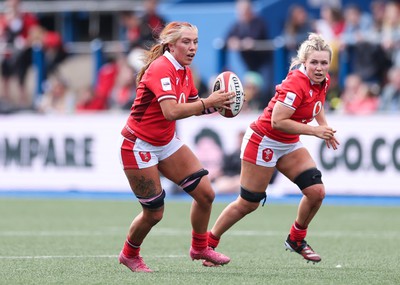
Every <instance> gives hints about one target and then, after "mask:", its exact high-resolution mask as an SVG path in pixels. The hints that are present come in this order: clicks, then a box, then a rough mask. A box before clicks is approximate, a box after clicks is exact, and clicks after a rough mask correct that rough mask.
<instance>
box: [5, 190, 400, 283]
mask: <svg viewBox="0 0 400 285" xmlns="http://www.w3.org/2000/svg"><path fill="white" fill-rule="evenodd" d="M225 205H226V203H214V206H213V214H212V218H211V224H212V223H213V222H214V221H215V219H216V218H217V215H218V214H219V213H220V212H221V211H222V209H223V208H224V206H225ZM139 209H140V207H139V205H138V203H137V201H135V200H134V199H132V201H128V200H121V201H113V200H73V199H72V200H69V199H60V200H58V199H22V198H21V199H11V198H2V199H0V284H7V285H10V284H25V285H26V284H41V285H46V284H140V285H142V284H143V285H144V284H174V285H176V284H185V285H187V284H190V285H194V284H207V285H208V284H224V285H225V284H229V285H230V284H290V285H293V284H346V285H347V284H363V285H364V284H400V250H399V245H400V226H399V218H400V207H377V206H331V205H323V206H322V208H321V210H320V212H319V213H318V215H317V216H316V218H315V219H314V221H313V223H312V224H311V225H310V227H309V232H308V236H307V241H308V242H309V244H310V245H311V246H312V247H313V248H314V249H315V250H316V251H317V252H318V253H319V254H320V255H321V257H322V261H321V262H320V263H319V264H312V263H306V262H305V261H304V260H303V259H302V257H301V256H299V255H298V254H296V253H290V252H288V251H285V250H284V246H283V243H284V240H285V239H286V236H287V234H288V231H289V228H290V226H291V224H292V222H293V220H294V218H295V216H296V211H297V206H296V205H285V204H282V205H279V204H271V205H268V204H266V205H265V206H264V207H260V208H259V209H258V210H257V211H255V212H254V213H252V214H250V215H249V216H247V217H245V218H244V219H243V220H242V221H240V222H239V223H238V224H236V225H235V226H234V227H233V228H232V229H231V230H230V231H228V232H227V233H226V234H225V235H224V236H223V237H222V239H221V243H220V246H219V247H218V250H219V251H221V252H223V253H225V254H227V255H228V256H230V257H231V259H232V260H231V262H230V263H229V264H228V265H226V266H223V267H219V268H206V267H203V266H202V265H201V262H200V261H192V260H191V259H190V258H189V255H188V251H189V247H190V236H191V227H190V222H189V210H190V202H184V201H182V202H176V201H168V200H167V201H166V209H165V215H164V219H163V220H162V221H161V222H160V223H159V224H158V225H157V226H156V227H155V228H154V229H153V231H152V232H151V233H150V235H149V236H148V238H147V239H146V240H145V242H144V244H143V245H142V251H141V253H142V256H143V258H144V260H145V262H146V263H147V265H148V266H149V267H150V268H152V269H153V270H154V271H155V272H154V273H150V274H146V273H132V272H130V271H129V270H128V269H127V268H126V267H124V266H122V265H120V264H119V263H118V260H117V256H118V254H119V252H120V250H121V247H122V245H123V242H124V240H125V237H126V233H127V229H128V226H129V224H130V223H131V220H132V218H133V217H134V216H135V215H136V214H137V213H138V212H139ZM211 226H212V225H210V227H211Z"/></svg>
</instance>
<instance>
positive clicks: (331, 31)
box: [314, 5, 345, 111]
mask: <svg viewBox="0 0 400 285" xmlns="http://www.w3.org/2000/svg"><path fill="white" fill-rule="evenodd" d="M320 14H321V17H320V19H317V20H316V21H315V22H314V28H315V31H316V32H317V33H318V34H320V35H321V36H322V37H323V38H324V39H325V40H326V41H327V42H328V43H329V45H330V46H331V48H332V52H333V54H332V62H331V65H330V68H329V74H330V75H331V85H330V87H329V90H328V93H327V95H326V102H325V109H326V110H327V111H330V110H335V109H336V108H337V106H336V104H337V102H338V100H339V97H340V86H339V50H340V37H341V35H342V33H343V30H344V25H345V22H344V16H343V13H342V11H341V9H340V8H339V7H337V6H329V5H325V6H322V7H321V10H320Z"/></svg>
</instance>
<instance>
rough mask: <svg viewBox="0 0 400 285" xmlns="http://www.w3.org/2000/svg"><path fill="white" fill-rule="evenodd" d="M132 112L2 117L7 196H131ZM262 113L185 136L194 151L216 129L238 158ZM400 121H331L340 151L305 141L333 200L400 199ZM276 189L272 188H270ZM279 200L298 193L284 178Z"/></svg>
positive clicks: (202, 120)
mask: <svg viewBox="0 0 400 285" xmlns="http://www.w3.org/2000/svg"><path fill="white" fill-rule="evenodd" d="M126 117H127V114H119V113H118V114H115V113H104V114H85V115H74V116H65V117H64V116H44V115H29V114H26V115H25V114H18V115H8V116H2V117H0V191H29V190H32V191H71V190H77V191H96V192H99V191H100V192H101V191H107V192H109V191H115V192H129V191H130V190H129V188H128V184H127V181H126V178H125V176H124V174H123V171H122V169H121V166H120V162H119V155H118V151H119V143H120V130H121V129H122V127H123V125H124V123H125V121H126ZM256 118H257V115H256V114H244V113H243V114H239V115H238V116H237V117H235V118H231V119H227V118H223V117H222V116H220V115H219V114H213V115H210V116H202V117H191V118H187V119H185V120H181V121H178V124H177V127H178V135H179V136H180V137H181V139H182V140H183V141H184V142H185V143H186V144H188V145H189V146H190V147H191V148H192V149H193V150H194V151H195V150H196V148H195V142H194V138H195V137H196V135H197V134H198V133H199V132H200V131H201V130H202V129H203V128H209V129H212V130H214V131H215V132H216V133H217V134H218V135H219V137H220V139H221V142H222V145H223V148H224V151H225V152H226V153H229V152H232V151H233V150H234V149H235V147H236V146H237V144H238V134H239V132H240V131H244V130H245V129H246V128H247V126H248V125H249V123H250V122H252V121H253V120H254V119H256ZM399 121H400V116H383V115H376V116H360V117H358V116H342V115H330V116H328V122H329V124H330V125H331V126H332V127H334V128H336V129H337V138H338V139H339V141H340V143H341V144H340V146H339V149H338V150H336V151H334V150H332V149H328V148H326V146H325V145H324V143H323V141H322V140H320V139H318V138H316V137H309V136H303V137H302V142H303V143H304V145H305V146H306V147H307V148H308V149H309V151H310V153H311V155H312V156H313V157H314V159H315V161H316V163H317V165H318V168H319V169H320V170H321V171H322V173H323V181H324V184H325V185H326V190H327V194H328V195H329V194H331V195H379V196H382V195H384V196H400V126H399V123H398V122H399ZM271 190H272V189H271ZM274 191H277V192H279V193H280V194H293V193H299V192H298V191H299V190H298V189H297V187H296V186H295V185H294V184H293V183H291V182H290V181H288V180H287V179H286V178H285V177H283V176H282V175H278V176H277V179H276V181H275V183H274Z"/></svg>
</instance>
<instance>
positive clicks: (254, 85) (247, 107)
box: [241, 71, 263, 113]
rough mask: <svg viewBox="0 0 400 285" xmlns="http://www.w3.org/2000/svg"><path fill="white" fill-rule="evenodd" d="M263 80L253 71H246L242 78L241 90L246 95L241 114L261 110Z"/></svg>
mask: <svg viewBox="0 0 400 285" xmlns="http://www.w3.org/2000/svg"><path fill="white" fill-rule="evenodd" d="M262 86H263V78H262V76H261V74H259V73H258V72H255V71H247V72H246V73H245V74H244V76H243V90H244V94H246V102H245V104H243V108H242V111H241V112H242V113H246V112H254V111H260V110H262V106H263V102H261V100H260V99H261V93H262Z"/></svg>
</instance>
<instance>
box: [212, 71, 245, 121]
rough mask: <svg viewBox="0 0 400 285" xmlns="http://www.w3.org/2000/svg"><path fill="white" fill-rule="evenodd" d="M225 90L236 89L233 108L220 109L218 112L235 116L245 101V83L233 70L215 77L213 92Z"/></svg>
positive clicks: (229, 116)
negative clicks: (243, 83)
mask: <svg viewBox="0 0 400 285" xmlns="http://www.w3.org/2000/svg"><path fill="white" fill-rule="evenodd" d="M217 90H224V91H225V92H229V91H234V92H235V98H234V102H233V103H232V104H230V107H231V109H230V110H228V109H222V108H221V109H219V110H218V112H219V113H220V114H221V115H222V116H224V117H227V118H232V117H235V116H236V115H237V114H239V112H240V111H241V110H242V107H243V103H244V91H243V85H242V82H241V81H240V79H239V77H238V76H237V75H236V74H235V73H233V72H232V71H224V72H222V73H221V74H219V75H218V76H217V78H215V81H214V84H213V92H214V91H217Z"/></svg>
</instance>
